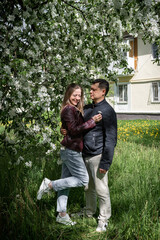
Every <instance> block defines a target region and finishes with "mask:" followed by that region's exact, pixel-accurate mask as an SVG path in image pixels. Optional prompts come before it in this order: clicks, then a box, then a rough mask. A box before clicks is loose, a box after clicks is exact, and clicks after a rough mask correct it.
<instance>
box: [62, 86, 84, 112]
mask: <svg viewBox="0 0 160 240" xmlns="http://www.w3.org/2000/svg"><path fill="white" fill-rule="evenodd" d="M76 89H81V99H80V101H79V103H78V105H77V108H78V110H79V111H80V112H81V113H82V114H83V106H84V96H83V89H82V88H81V86H79V85H78V84H76V83H71V84H70V85H68V87H67V89H66V92H65V94H64V98H63V102H62V106H61V111H62V110H63V108H64V107H65V106H66V105H68V104H70V105H72V104H71V102H70V97H71V95H72V93H73V92H74V91H75V90H76Z"/></svg>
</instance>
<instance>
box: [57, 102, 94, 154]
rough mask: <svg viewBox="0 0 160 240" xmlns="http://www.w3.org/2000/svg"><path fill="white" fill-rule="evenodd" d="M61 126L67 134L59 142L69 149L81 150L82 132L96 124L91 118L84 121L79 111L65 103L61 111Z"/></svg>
mask: <svg viewBox="0 0 160 240" xmlns="http://www.w3.org/2000/svg"><path fill="white" fill-rule="evenodd" d="M61 121H62V127H63V128H65V129H66V130H67V135H66V136H65V137H64V138H63V140H62V142H61V144H62V145H63V146H65V147H66V148H69V149H71V150H74V151H77V152H82V149H83V133H84V132H85V131H86V130H88V129H90V128H93V127H95V126H96V123H95V121H94V120H93V119H92V118H91V119H89V120H88V121H87V122H84V118H83V116H82V114H81V112H80V111H79V110H78V109H76V108H75V107H74V106H72V105H66V106H65V107H64V109H63V110H62V112H61Z"/></svg>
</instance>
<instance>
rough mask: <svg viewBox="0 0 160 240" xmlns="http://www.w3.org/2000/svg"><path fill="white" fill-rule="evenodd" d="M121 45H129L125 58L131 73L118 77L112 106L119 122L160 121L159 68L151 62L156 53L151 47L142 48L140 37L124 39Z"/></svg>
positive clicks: (145, 45) (152, 46)
mask: <svg viewBox="0 0 160 240" xmlns="http://www.w3.org/2000/svg"><path fill="white" fill-rule="evenodd" d="M125 41H126V42H127V43H128V44H129V45H130V51H129V52H127V53H126V58H127V61H128V64H129V66H130V67H132V68H133V70H134V71H133V73H132V74H130V75H123V74H119V75H118V79H119V81H118V83H117V84H114V87H113V92H114V97H112V98H110V100H111V102H112V105H114V109H115V111H116V113H117V116H118V118H119V119H137V118H144V119H159V120H160V64H158V63H156V62H155V58H156V55H157V54H158V49H157V47H156V45H155V44H153V45H151V44H149V43H146V44H144V42H143V40H142V38H141V37H140V36H139V37H137V38H133V37H131V36H126V38H125Z"/></svg>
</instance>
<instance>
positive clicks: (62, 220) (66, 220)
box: [56, 214, 76, 226]
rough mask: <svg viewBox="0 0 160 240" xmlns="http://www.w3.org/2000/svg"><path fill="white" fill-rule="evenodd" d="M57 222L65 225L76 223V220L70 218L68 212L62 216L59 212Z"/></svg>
mask: <svg viewBox="0 0 160 240" xmlns="http://www.w3.org/2000/svg"><path fill="white" fill-rule="evenodd" d="M56 222H58V223H62V224H64V225H70V226H73V225H75V224H76V222H73V221H72V220H71V219H70V217H69V215H68V214H66V215H65V216H64V217H61V216H60V215H59V214H58V216H57V217H56Z"/></svg>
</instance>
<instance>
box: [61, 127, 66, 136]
mask: <svg viewBox="0 0 160 240" xmlns="http://www.w3.org/2000/svg"><path fill="white" fill-rule="evenodd" d="M60 131H61V134H62V135H63V136H66V135H67V130H66V129H65V128H61V130H60Z"/></svg>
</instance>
